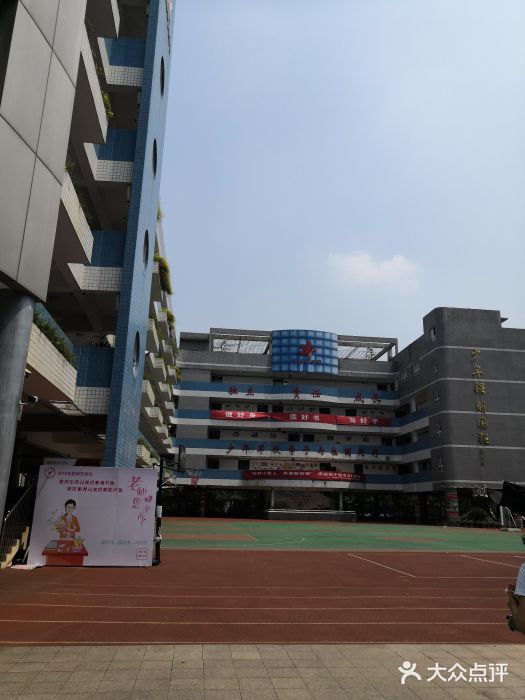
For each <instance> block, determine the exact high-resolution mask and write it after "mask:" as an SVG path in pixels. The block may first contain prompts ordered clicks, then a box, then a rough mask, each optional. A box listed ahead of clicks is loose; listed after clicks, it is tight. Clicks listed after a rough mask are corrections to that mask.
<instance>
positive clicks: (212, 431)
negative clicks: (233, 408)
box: [208, 428, 395, 446]
mask: <svg viewBox="0 0 525 700" xmlns="http://www.w3.org/2000/svg"><path fill="white" fill-rule="evenodd" d="M226 432H227V433H228V434H223V433H224V431H221V430H219V429H217V428H208V440H220V439H221V436H222V439H224V440H228V439H229V438H238V437H241V435H240V432H243V435H242V437H246V438H248V437H251V438H258V437H259V431H253V432H249V431H238V430H235V431H233V433H231V434H230V432H229V431H226ZM260 436H261V437H265V438H270V439H279V440H283V441H287V442H323V441H333V440H334V439H335V436H334V435H332V434H329V435H316V434H315V433H287V434H286V435H284V434H282V433H279V434H277V433H275V432H271V433H266V432H261V433H260ZM337 438H338V439H340V440H341V439H342V438H343V436H342V435H338V436H337ZM354 438H355V439H356V441H357V442H359V443H361V442H365V443H366V442H370V438H369V437H366V436H361V435H354ZM344 439H345V441H346V442H352V436H351V435H345V436H344ZM378 444H379V443H378ZM394 444H395V443H394V440H393V439H392V438H389V437H382V438H381V445H386V446H392V445H394Z"/></svg>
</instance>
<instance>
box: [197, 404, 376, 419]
mask: <svg viewBox="0 0 525 700" xmlns="http://www.w3.org/2000/svg"><path fill="white" fill-rule="evenodd" d="M223 408H224V409H227V410H228V411H230V410H232V411H253V405H252V406H250V405H249V404H243V405H237V404H236V405H232V404H229V403H228V404H224V405H223V404H222V403H221V402H220V401H210V410H211V411H222V410H223ZM255 410H256V411H257V413H286V412H287V411H288V410H289V412H295V413H318V414H320V415H322V416H330V415H334V416H336V415H343V414H341V413H338V411H339V410H340V409H337V408H334V409H333V413H332V409H331V408H330V407H329V406H319V407H318V406H286V405H285V404H282V403H275V404H272V405H271V406H270V404H266V403H258V404H257V405H256V408H255ZM344 411H345V412H344V415H345V416H357V415H359V416H369V415H370V416H375V415H379V416H384V415H387V414H386V413H385V411H377V410H374V409H373V408H372V409H369V410H366V409H359V413H358V412H357V409H356V408H345V409H344Z"/></svg>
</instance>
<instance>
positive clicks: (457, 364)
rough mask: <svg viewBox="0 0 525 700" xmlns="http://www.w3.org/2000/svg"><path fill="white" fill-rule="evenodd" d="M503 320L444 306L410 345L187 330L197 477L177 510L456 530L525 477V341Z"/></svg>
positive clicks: (182, 424)
mask: <svg viewBox="0 0 525 700" xmlns="http://www.w3.org/2000/svg"><path fill="white" fill-rule="evenodd" d="M505 320H506V319H502V318H501V316H500V313H499V312H498V311H488V310H477V309H456V308H437V309H434V310H433V311H431V312H430V313H429V314H428V315H426V316H425V317H424V319H423V333H422V335H421V336H420V337H419V338H417V339H416V340H415V341H414V342H413V343H411V344H410V345H408V346H407V347H406V348H404V349H402V350H398V343H397V340H396V338H385V337H363V336H352V335H338V334H335V333H329V332H323V331H315V330H300V329H289V330H275V331H259V330H246V329H224V328H212V329H210V332H209V333H181V337H180V357H179V365H180V371H181V381H180V383H179V384H177V385H176V387H175V395H176V402H177V403H176V411H175V418H174V419H173V420H174V422H175V425H176V440H175V445H176V446H177V447H178V449H179V452H180V462H181V467H182V468H183V469H184V470H185V473H184V472H183V473H181V474H179V475H178V476H177V478H176V479H175V481H176V483H177V488H176V489H174V491H173V500H172V503H171V506H168V507H169V508H171V510H172V512H174V513H180V514H182V513H186V514H188V515H190V514H192V515H195V514H198V513H200V514H206V515H210V516H213V515H238V516H253V517H267V516H268V517H281V515H280V512H281V511H293V510H299V511H307V510H315V511H316V510H324V511H328V510H331V511H356V513H357V517H358V518H359V519H367V518H370V519H384V520H392V521H394V520H397V521H400V520H407V521H417V522H442V521H443V520H445V519H449V520H454V519H457V518H458V517H459V516H460V515H461V513H462V512H465V510H467V509H468V508H469V507H471V505H472V503H473V499H474V498H475V497H476V496H483V495H485V494H486V492H487V489H488V490H490V489H493V488H494V489H498V488H501V484H502V481H503V480H508V481H513V482H517V483H520V482H524V481H525V479H524V478H523V457H524V455H525V394H524V391H523V389H524V385H525V330H523V329H513V328H506V327H504V326H503V325H502V324H503V323H504V321H505ZM191 482H193V484H194V487H193V488H192V486H191ZM195 484H196V486H195ZM182 492H183V493H182Z"/></svg>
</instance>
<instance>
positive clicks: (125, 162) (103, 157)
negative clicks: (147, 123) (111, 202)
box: [84, 129, 137, 186]
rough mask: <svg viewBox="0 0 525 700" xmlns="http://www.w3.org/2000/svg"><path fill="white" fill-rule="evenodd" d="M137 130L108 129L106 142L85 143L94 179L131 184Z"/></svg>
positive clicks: (110, 182)
mask: <svg viewBox="0 0 525 700" xmlns="http://www.w3.org/2000/svg"><path fill="white" fill-rule="evenodd" d="M136 139H137V132H136V131H134V130H133V129H108V131H107V138H106V143H105V144H98V143H85V144H84V149H85V152H86V156H87V159H88V162H89V167H90V170H91V174H92V176H93V179H94V180H95V182H96V183H97V185H99V186H100V184H101V183H104V182H106V183H108V185H110V184H113V185H115V184H131V180H132V178H133V161H134V159H135V145H136Z"/></svg>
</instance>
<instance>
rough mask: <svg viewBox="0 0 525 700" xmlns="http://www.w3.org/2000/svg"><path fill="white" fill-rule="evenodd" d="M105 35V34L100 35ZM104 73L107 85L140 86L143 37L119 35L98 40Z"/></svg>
mask: <svg viewBox="0 0 525 700" xmlns="http://www.w3.org/2000/svg"><path fill="white" fill-rule="evenodd" d="M100 36H101V37H107V36H108V35H107V34H102V35H100ZM98 46H99V50H100V56H101V58H102V65H103V68H104V75H105V78H106V82H107V84H108V85H109V86H115V87H117V86H118V87H119V88H120V89H122V88H126V87H127V88H140V87H142V80H143V77H144V68H143V66H144V58H145V55H144V51H145V42H144V40H143V39H133V38H126V37H119V38H118V39H106V38H100V39H99V40H98Z"/></svg>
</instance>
